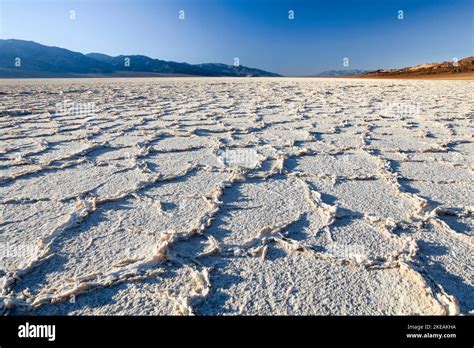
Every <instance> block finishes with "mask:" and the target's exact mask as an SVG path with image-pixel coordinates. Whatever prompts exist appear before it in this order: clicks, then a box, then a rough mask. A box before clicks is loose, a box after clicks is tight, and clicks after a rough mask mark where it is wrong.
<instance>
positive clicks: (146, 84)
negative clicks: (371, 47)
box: [0, 78, 474, 315]
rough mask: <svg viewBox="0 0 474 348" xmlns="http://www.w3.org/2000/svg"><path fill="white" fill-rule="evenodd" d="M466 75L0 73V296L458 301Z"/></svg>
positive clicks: (42, 310) (171, 308)
mask: <svg viewBox="0 0 474 348" xmlns="http://www.w3.org/2000/svg"><path fill="white" fill-rule="evenodd" d="M473 89H474V83H473V82H466V81H388V80H377V81H376V80H353V79H348V80H344V79H287V78H282V79H260V78H259V79H225V78H222V79H221V78H213V79H206V78H202V79H197V78H193V79H191V78H189V79H187V78H180V79H171V78H169V79H87V80H85V79H84V80H52V79H51V80H2V81H0V252H1V254H0V290H1V294H0V310H1V311H2V312H3V313H5V314H10V315H25V314H30V315H44V314H75V315H81V314H114V315H123V314H131V315H135V314H136V315H143V314H145V315H165V314H176V315H190V314H197V315H207V314H212V315H213V314H228V315H236V314H244V315H254V314H257V315H271V314H290V315H308V314H322V315H335V314H343V315H346V314H347V315H362V314H369V315H377V314H387V315H398V314H422V315H430V314H435V315H444V314H469V313H473V311H474V295H473V294H474V291H473V290H474V287H473V268H472V266H473V265H472V255H473V251H474V248H473V238H474V237H473V227H474V220H473V216H472V214H473V206H474V185H473V157H474V145H473V129H474V127H473V116H474V102H473V100H474V99H473V95H472V91H473Z"/></svg>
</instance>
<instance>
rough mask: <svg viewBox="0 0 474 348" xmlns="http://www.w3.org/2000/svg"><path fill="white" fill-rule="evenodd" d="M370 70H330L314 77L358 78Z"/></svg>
mask: <svg viewBox="0 0 474 348" xmlns="http://www.w3.org/2000/svg"><path fill="white" fill-rule="evenodd" d="M368 72H369V70H359V69H353V70H328V71H323V72H320V73H318V74H316V75H313V76H314V77H339V76H356V75H362V74H367V73H368Z"/></svg>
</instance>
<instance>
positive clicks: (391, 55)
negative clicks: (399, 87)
mask: <svg viewBox="0 0 474 348" xmlns="http://www.w3.org/2000/svg"><path fill="white" fill-rule="evenodd" d="M0 2H1V3H0V7H1V10H0V11H1V12H0V38H3V39H10V38H15V39H24V40H33V41H36V42H39V43H41V44H45V45H51V46H59V47H63V48H67V49H70V50H73V51H79V52H82V53H89V52H100V53H106V54H110V55H119V54H126V55H128V54H144V55H147V56H150V57H153V58H159V59H164V60H173V61H179V62H183V61H186V62H188V63H207V62H212V63H226V64H233V62H234V57H238V58H239V60H240V64H242V65H245V66H250V67H254V68H260V69H264V70H268V71H272V72H277V73H280V74H284V75H305V74H314V73H318V72H321V71H324V70H330V69H344V68H345V67H343V58H344V57H347V58H349V67H347V68H349V69H378V68H399V67H404V66H409V65H416V64H420V63H426V62H434V61H443V60H452V59H453V58H455V57H456V58H458V59H461V58H464V57H466V56H469V55H473V54H474V0H326V1H320V0H95V1H93V0H0ZM71 10H73V11H75V19H70V15H71V13H70V11H71ZM180 10H184V15H185V19H184V20H181V19H180V18H179V11H180ZM289 10H293V11H294V19H292V20H291V19H289V18H288V11H289ZM399 10H402V11H403V19H398V16H399V12H398V11H399ZM347 68H345V69H347Z"/></svg>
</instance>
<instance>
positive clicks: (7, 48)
mask: <svg viewBox="0 0 474 348" xmlns="http://www.w3.org/2000/svg"><path fill="white" fill-rule="evenodd" d="M17 58H19V60H18V59H17ZM55 76H57V77H76V76H268V77H276V76H280V75H278V74H274V73H271V72H267V71H264V70H259V69H253V68H249V67H245V66H233V65H225V64H214V63H208V64H188V63H177V62H171V61H164V60H160V59H153V58H150V57H147V56H143V55H130V56H124V55H120V56H117V57H112V56H108V55H106V54H102V53H89V54H82V53H79V52H73V51H69V50H67V49H64V48H59V47H50V46H44V45H41V44H39V43H36V42H33V41H24V40H13V39H11V40H0V77H55Z"/></svg>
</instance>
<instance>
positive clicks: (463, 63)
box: [357, 56, 474, 79]
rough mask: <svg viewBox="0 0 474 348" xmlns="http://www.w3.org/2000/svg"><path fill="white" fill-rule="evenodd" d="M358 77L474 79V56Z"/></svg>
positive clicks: (378, 71)
mask: <svg viewBox="0 0 474 348" xmlns="http://www.w3.org/2000/svg"><path fill="white" fill-rule="evenodd" d="M357 77H367V78H434V79H436V78H470V79H472V78H474V56H469V57H466V58H464V59H461V60H453V61H450V62H440V63H426V64H419V65H415V66H410V67H406V68H402V69H380V70H375V71H371V72H367V73H365V74H362V75H359V76H357Z"/></svg>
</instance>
